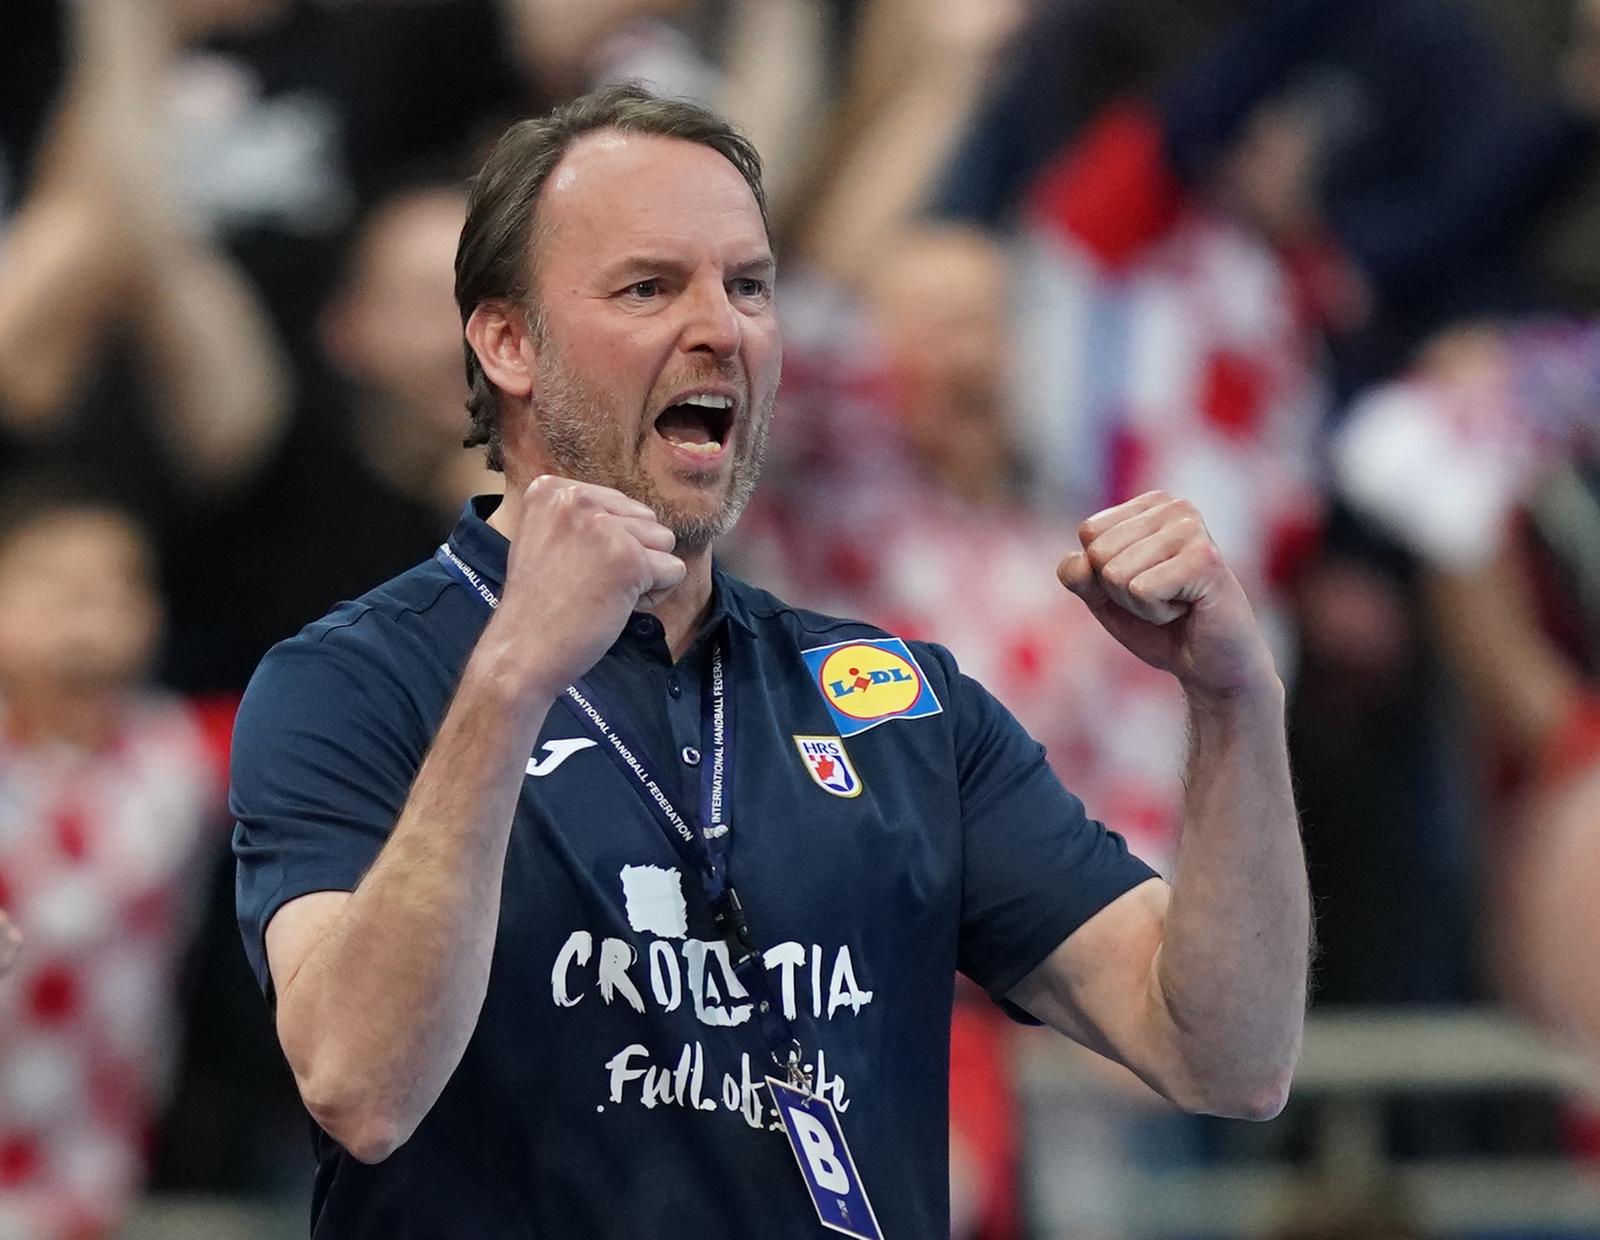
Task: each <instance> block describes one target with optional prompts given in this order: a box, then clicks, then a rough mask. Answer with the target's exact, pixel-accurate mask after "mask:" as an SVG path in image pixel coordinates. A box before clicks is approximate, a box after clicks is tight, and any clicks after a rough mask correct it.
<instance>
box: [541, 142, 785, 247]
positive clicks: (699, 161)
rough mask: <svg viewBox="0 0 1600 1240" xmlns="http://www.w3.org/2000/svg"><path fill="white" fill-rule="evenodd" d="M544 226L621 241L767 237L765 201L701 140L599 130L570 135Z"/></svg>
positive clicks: (549, 188) (549, 190) (550, 188)
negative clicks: (686, 235) (703, 234)
mask: <svg viewBox="0 0 1600 1240" xmlns="http://www.w3.org/2000/svg"><path fill="white" fill-rule="evenodd" d="M540 213H541V214H542V215H543V216H544V219H545V224H546V227H547V228H548V229H550V230H552V231H565V230H567V229H573V230H576V231H583V232H594V233H599V234H602V235H605V236H607V237H609V238H611V239H612V240H615V241H618V242H621V241H623V240H624V239H627V240H629V241H630V242H634V243H637V242H641V241H644V240H646V239H647V238H648V237H649V236H650V235H651V234H661V233H667V234H672V233H677V232H679V231H683V230H690V231H702V230H707V229H711V230H715V232H716V234H717V235H719V236H721V237H723V238H724V239H726V240H728V241H740V240H743V241H752V240H758V241H759V242H761V243H762V244H765V241H766V228H765V225H764V223H763V222H762V219H761V208H760V207H759V206H758V205H757V203H756V199H755V194H754V193H753V192H752V191H751V189H750V186H749V185H748V184H747V183H746V181H745V179H744V176H743V175H742V174H741V173H740V171H739V170H738V169H737V168H736V167H734V165H733V164H732V163H731V162H730V161H729V160H728V159H727V158H726V157H725V156H723V155H722V154H721V153H720V152H718V151H716V150H713V149H712V148H711V147H708V146H705V145H703V144H702V143H698V142H690V141H687V140H685V139H681V138H667V137H662V136H660V135H657V134H636V133H620V132H618V131H616V130H602V131H600V132H598V133H593V134H586V135H584V136H583V137H582V138H580V139H578V140H577V141H576V142H575V143H573V145H572V147H571V148H570V149H569V150H568V151H567V153H566V154H565V155H564V156H562V158H561V162H560V163H559V164H557V165H556V169H555V171H554V173H553V174H552V175H551V177H550V180H549V182H548V183H547V184H546V187H545V194H544V201H543V202H542V203H541V206H540Z"/></svg>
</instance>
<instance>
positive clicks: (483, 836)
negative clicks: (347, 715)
mask: <svg viewBox="0 0 1600 1240" xmlns="http://www.w3.org/2000/svg"><path fill="white" fill-rule="evenodd" d="M481 653H482V651H480V654H481ZM488 664H489V660H488V659H486V658H480V657H478V656H474V659H473V660H472V661H471V662H470V663H469V664H468V667H467V670H466V672H465V674H464V675H463V678H462V684H461V687H460V689H459V691H458V692H457V695H456V699H455V701H454V703H453V704H452V706H451V708H450V710H449V712H448V714H447V715H446V717H445V720H444V723H443V724H442V725H441V727H440V729H439V733H438V736H437V738H436V740H435V742H434V745H433V748H432V749H431V751H430V752H429V755H428V757H427V760H426V761H425V762H424V763H423V764H422V769H421V770H420V771H419V773H418V775H417V779H416V782H415V784H414V785H413V786H412V790H411V795H410V797H409V798H408V800H407V802H406V806H405V809H404V811H403V812H402V813H401V815H400V819H399V822H398V823H397V824H396V826H395V829H394V832H393V834H392V835H391V837H390V839H389V841H388V843H387V844H385V846H384V848H383V851H382V853H380V854H379V857H378V860H377V861H376V862H375V863H374V865H373V867H372V869H371V870H370V871H369V872H368V873H367V875H366V876H365V877H364V878H363V879H362V880H361V883H360V885H359V886H358V887H357V889H356V890H355V892H354V893H353V894H352V895H351V896H350V898H349V900H348V901H347V902H346V904H345V905H344V906H343V908H342V909H341V910H340V912H339V915H338V916H337V917H336V918H335V920H334V921H333V922H332V923H331V924H330V926H329V928H328V929H327V931H326V932H325V934H324V935H323V937H322V938H321V940H320V941H319V942H318V943H317V945H316V946H315V947H314V948H313V949H312V950H311V952H310V953H309V955H307V957H306V958H305V960H304V962H303V963H302V965H301V966H300V968H299V970H298V971H297V972H296V973H295V974H294V976H293V977H292V978H291V979H289V981H288V982H287V984H285V985H284V986H282V987H281V988H280V994H279V1001H278V1032H279V1036H280V1038H281V1040H282V1042H283V1046H284V1051H285V1054H286V1055H287V1056H288V1059H289V1062H290V1064H291V1066H293V1068H294V1069H295V1075H296V1078H297V1079H298V1080H299V1082H300V1086H301V1090H302V1093H303V1095H304V1096H305V1099H306V1102H307V1105H308V1107H309V1109H310V1110H311V1111H312V1113H313V1114H314V1115H315V1116H316V1118H317V1119H318V1121H319V1122H320V1123H322V1125H323V1126H324V1128H326V1129H328V1130H329V1131H330V1132H332V1133H334V1134H335V1135H336V1136H338V1137H339V1138H340V1139H341V1140H342V1141H345V1142H346V1143H347V1144H348V1145H350V1146H351V1148H353V1149H354V1148H364V1149H365V1150H369V1151H375V1152H376V1156H378V1157H381V1156H383V1155H384V1154H385V1153H386V1152H387V1151H388V1150H389V1149H392V1148H394V1147H395V1146H398V1145H399V1144H401V1143H402V1142H404V1140H405V1139H406V1138H407V1137H408V1136H409V1135H410V1133H411V1132H412V1130H413V1129H414V1128H415V1126H416V1125H417V1123H418V1122H420V1120H421V1119H422V1117H423V1116H424V1115H425V1114H427V1112H428V1110H429V1109H430V1108H431V1107H432V1105H433V1103H434V1101H435V1100H436V1099H437V1098H438V1096H439V1093H440V1091H441V1090H442V1089H443V1088H444V1085H445V1083H446V1081H448V1080H449V1078H450V1075H451V1073H452V1072H454V1071H455V1068H456V1065H457V1064H458V1063H459V1062H460V1059H461V1055H462V1052H463V1051H464V1050H465V1048H466V1044H467V1040H468V1039H469V1038H470V1037H471V1034H472V1030H473V1028H474V1027H475V1025H476V1024H477V1020H478V1013H479V1011H480V1009H481V1007H482V1005H483V997H484V993H485V991H486V989H487V986H488V978H489V965H490V959H491V956H492V954H493V951H494V942H495V933H496V928H497V924H498V920H499V914H500V887H501V879H502V874H503V870H504V865H505V851H506V842H507V839H508V837H509V834H510V828H511V820H512V814H513V810H514V808H515V803H516V798H517V795H518V792H519V790H520V787H521V776H522V771H523V767H524V765H525V763H526V762H527V757H528V754H529V753H530V752H531V750H532V748H533V743H534V741H535V740H536V738H537V734H538V729H539V726H540V722H541V720H542V719H543V717H544V715H545V714H546V713H547V711H548V708H549V704H550V700H551V699H550V697H549V695H548V694H542V693H526V692H521V693H519V692H518V691H517V690H516V688H515V684H514V682H513V681H512V680H511V678H509V677H506V676H503V675H497V674H496V672H495V669H493V668H492V667H490V666H489V665H488Z"/></svg>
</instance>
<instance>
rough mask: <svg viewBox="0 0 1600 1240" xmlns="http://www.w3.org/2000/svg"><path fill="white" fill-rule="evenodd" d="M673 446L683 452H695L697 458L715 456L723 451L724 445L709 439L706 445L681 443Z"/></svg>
mask: <svg viewBox="0 0 1600 1240" xmlns="http://www.w3.org/2000/svg"><path fill="white" fill-rule="evenodd" d="M673 446H674V447H675V448H677V449H679V450H680V451H683V452H693V453H694V454H695V455H696V456H715V455H716V454H717V453H719V452H721V451H722V445H721V444H720V443H718V442H717V441H716V440H715V439H709V440H707V441H706V442H705V443H680V444H674V445H673Z"/></svg>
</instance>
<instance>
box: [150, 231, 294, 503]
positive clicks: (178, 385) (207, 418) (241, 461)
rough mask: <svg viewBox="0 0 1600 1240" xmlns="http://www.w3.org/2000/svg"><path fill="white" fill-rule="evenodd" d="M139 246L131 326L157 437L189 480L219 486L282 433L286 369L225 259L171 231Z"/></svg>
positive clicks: (245, 470) (262, 316)
mask: <svg viewBox="0 0 1600 1240" xmlns="http://www.w3.org/2000/svg"><path fill="white" fill-rule="evenodd" d="M152 231H153V230H152ZM145 240H146V243H147V245H148V254H147V257H146V261H145V264H144V271H145V275H144V279H143V284H144V288H143V290H142V292H143V294H144V295H143V296H142V297H141V298H140V299H139V305H140V307H141V314H140V328H141V335H142V339H143V343H144V346H145V350H146V355H147V357H148V358H149V362H150V366H151V369H152V371H153V374H154V378H155V380H156V382H157V383H158V384H159V387H160V391H161V400H160V401H159V402H158V407H159V408H160V409H161V410H162V419H163V423H164V430H165V432H166V437H167V439H168V440H169V442H170V443H171V447H172V452H173V455H174V457H175V462H176V464H178V465H179V466H180V467H181V468H183V469H184V470H185V471H186V472H187V473H188V474H189V476H190V478H191V480H192V481H194V482H195V483H197V484H201V485H204V486H206V487H208V488H220V487H223V486H226V485H228V484H229V483H232V482H236V481H238V480H239V479H240V477H242V476H244V475H247V474H249V472H250V471H251V470H252V469H253V468H254V467H255V466H256V465H258V464H259V463H260V462H261V460H262V459H263V457H264V456H265V455H266V453H267V451H268V450H269V449H270V448H271V446H272V444H273V443H274V442H275V441H276V439H277V437H278V435H279V433H280V432H281V431H282V429H283V425H284V422H285V420H286V418H287V414H288V393H289V382H288V374H287V371H288V367H287V365H286V363H285V361H284V359H283V357H282V355H281V353H280V351H279V348H278V344H277V340H276V339H275V337H274V335H273V331H272V326H271V324H270V323H269V322H268V321H267V316H266V313H265V311H264V310H263V309H262V307H261V305H260V304H259V302H258V301H257V300H256V297H255V295H254V293H253V292H252V291H251V290H250V289H249V288H248V287H247V286H246V284H245V281H244V278H243V276H242V275H241V274H240V273H239V272H238V271H237V270H236V269H235V268H234V266H233V265H232V263H230V262H229V261H228V260H227V259H225V258H223V257H222V256H221V255H220V254H218V253H216V252H215V251H214V250H212V249H211V248H210V246H209V245H208V244H207V243H205V242H203V241H200V240H198V239H193V238H185V237H182V236H180V235H178V234H177V233H171V234H169V235H166V236H154V235H152V236H148V237H147V238H146V239H145Z"/></svg>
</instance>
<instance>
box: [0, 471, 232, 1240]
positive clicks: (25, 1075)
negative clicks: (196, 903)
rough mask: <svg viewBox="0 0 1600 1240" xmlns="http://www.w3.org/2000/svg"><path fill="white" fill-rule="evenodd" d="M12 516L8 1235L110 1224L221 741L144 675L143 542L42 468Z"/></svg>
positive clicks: (218, 782)
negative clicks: (14, 932)
mask: <svg viewBox="0 0 1600 1240" xmlns="http://www.w3.org/2000/svg"><path fill="white" fill-rule="evenodd" d="M0 507H3V515H0V906H3V907H5V908H6V909H8V910H9V911H10V913H11V915H12V917H14V918H15V920H16V922H17V925H18V926H19V927H20V928H21V930H22V932H23V934H24V936H25V939H26V948H27V949H26V952H25V953H24V954H23V955H22V957H21V958H20V960H19V961H18V964H17V969H16V972H15V975H14V976H12V977H9V978H7V979H6V981H5V983H4V984H3V985H0V1235H6V1236H26V1237H28V1238H29V1240H69V1238H70V1240H92V1238H95V1237H109V1236H111V1235H114V1234H115V1233H116V1231H117V1230H118V1228H119V1226H120V1224H121V1222H122V1220H123V1218H124V1216H125V1214H126V1212H127V1211H128V1209H129V1208H130V1206H131V1204H132V1202H133V1200H134V1198H135V1196H136V1194H137V1192H138V1189H139V1185H140V1182H141V1179H142V1175H143V1167H144V1159H145V1155H146V1149H147V1140H148V1135H149V1127H150V1125H151V1123H152V1122H153V1120H154V1118H155V1113H156V1108H157V1106H158V1104H159V1102H160V1100H161V1097H162V1094H163V1092H164V1090H165V1088H166V1085H167V1075H168V1070H169V1068H170V1065H171V1064H172V1062H173V1058H174V1055H175V1052H176V1049H177V1038H178V1030H177V1027H176V1023H175V1012H174V1001H173V985H174V973H175V971H176V967H177V961H178V958H179V954H180V953H181V951H182V949H183V946H184V942H185V937H186V926H187V924H188V920H189V916H190V907H191V904H192V897H193V895H194V886H195V879H196V877H197V874H196V869H195V867H194V865H193V862H194V860H195V858H196V856H197V855H198V853H199V852H200V850H201V849H202V848H203V847H204V846H205V845H206V843H207V829H208V828H215V827H217V825H218V823H219V815H220V811H221V787H222V778H221V771H220V769H219V767H220V762H221V754H222V748H221V745H220V744H208V741H207V737H206V736H205V735H204V733H203V731H202V729H201V726H200V725H199V722H198V721H197V718H196V716H195V715H193V714H192V713H191V712H190V711H189V709H188V708H187V707H186V706H185V705H184V704H183V703H181V702H179V701H177V700H175V699H172V698H169V697H167V696H165V695H163V694H160V693H157V692H155V691H153V690H151V689H149V688H148V687H147V684H146V680H145V677H146V674H147V672H148V669H149V666H150V661H151V658H152V656H153V654H154V652H155V648H156V642H157V639H158V635H159V630H160V624H161V604H160V600H159V598H158V596H157V593H156V587H155V580H154V576H153V564H152V560H151V549H150V545H149V542H148V540H147V539H146V537H145V535H144V533H143V532H142V531H141V530H140V528H139V527H138V525H137V524H136V523H135V522H134V521H133V520H132V519H130V517H129V516H128V515H127V514H126V513H125V512H124V511H122V510H121V509H118V508H116V507H112V506H108V505H105V504H104V503H102V502H100V501H97V500H93V499H87V498H79V497H75V495H74V494H73V492H72V491H71V490H70V488H63V487H61V486H59V485H50V486H45V485H44V484H42V483H41V484H37V485H34V486H31V487H29V488H27V489H24V490H16V491H13V493H12V494H11V495H10V497H9V501H8V502H7V503H5V504H4V505H3V506H0Z"/></svg>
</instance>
